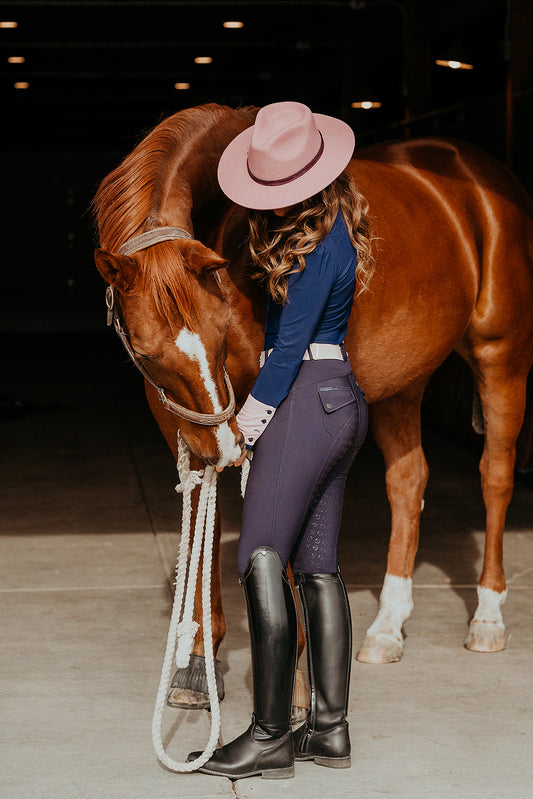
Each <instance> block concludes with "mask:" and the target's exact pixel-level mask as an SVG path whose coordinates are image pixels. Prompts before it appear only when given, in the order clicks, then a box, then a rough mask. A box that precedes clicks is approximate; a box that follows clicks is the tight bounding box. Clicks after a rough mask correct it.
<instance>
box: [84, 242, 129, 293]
mask: <svg viewBox="0 0 533 799" xmlns="http://www.w3.org/2000/svg"><path fill="white" fill-rule="evenodd" d="M94 261H95V263H96V268H97V269H98V271H99V272H100V274H101V275H102V277H103V278H104V280H105V281H106V282H107V283H109V284H110V285H111V286H116V287H117V289H119V291H124V290H126V289H128V288H129V287H131V286H132V285H133V282H134V279H135V261H134V260H133V258H129V257H128V256H127V255H115V253H112V252H107V251H106V250H101V249H100V248H98V249H96V250H95V251H94Z"/></svg>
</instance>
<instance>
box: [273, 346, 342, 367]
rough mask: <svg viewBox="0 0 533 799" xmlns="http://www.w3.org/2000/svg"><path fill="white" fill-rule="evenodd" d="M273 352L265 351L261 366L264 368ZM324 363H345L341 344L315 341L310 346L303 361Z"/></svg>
mask: <svg viewBox="0 0 533 799" xmlns="http://www.w3.org/2000/svg"><path fill="white" fill-rule="evenodd" d="M271 352H272V350H271V349H270V350H263V352H262V353H261V355H260V356H259V366H260V367H261V368H263V366H264V365H265V361H266V359H267V358H268V356H269V355H270V353H271ZM311 360H313V361H324V360H332V361H343V360H344V355H343V354H342V350H341V345H340V344H321V343H320V342H318V343H317V342H316V341H314V342H313V343H312V344H310V345H309V346H308V348H307V349H306V351H305V352H304V357H303V358H302V361H311Z"/></svg>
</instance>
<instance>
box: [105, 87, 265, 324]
mask: <svg viewBox="0 0 533 799" xmlns="http://www.w3.org/2000/svg"><path fill="white" fill-rule="evenodd" d="M254 110H255V109H254ZM228 112H231V113H232V114H239V115H242V116H243V117H244V118H245V119H248V118H249V117H252V109H251V108H250V109H248V108H242V109H231V108H229V107H227V106H222V105H217V104H215V103H209V104H206V105H203V106H197V107H196V108H188V109H185V110H182V111H178V112H177V113H176V114H173V115H172V116H170V117H167V118H166V119H164V120H163V121H162V122H160V123H159V124H158V125H156V127H154V128H153V129H152V130H151V131H150V132H149V133H148V134H147V135H146V136H145V137H144V138H143V139H142V141H140V142H139V144H138V145H137V146H136V147H135V149H134V150H133V151H132V152H131V153H130V154H129V155H127V156H126V158H124V160H123V161H122V163H120V164H119V165H118V166H117V167H116V169H114V170H113V171H112V172H110V173H109V175H107V176H106V177H105V178H104V180H103V181H102V183H101V184H100V186H99V188H98V190H97V192H96V195H95V197H94V200H93V202H92V206H91V209H92V213H93V215H94V217H95V220H96V226H97V230H98V238H99V241H100V246H101V247H102V248H103V249H105V250H107V251H108V252H116V251H117V250H118V248H119V247H120V246H121V244H124V242H126V241H128V240H129V239H131V238H133V237H134V236H137V235H139V234H141V233H143V232H145V231H146V230H151V229H153V228H156V227H160V226H161V221H160V220H159V218H158V208H159V204H160V200H161V195H162V189H163V187H164V185H165V182H166V180H167V179H168V177H169V175H171V174H172V173H171V170H170V162H171V160H172V159H173V158H175V154H176V150H177V149H178V148H179V147H180V145H182V146H183V147H184V149H186V150H187V151H189V149H190V147H191V144H190V140H191V139H194V140H195V142H197V141H198V138H200V137H201V136H203V135H205V134H207V133H208V132H209V131H211V130H213V127H214V126H216V124H217V121H219V120H220V118H221V117H222V116H227V114H228ZM252 122H253V117H252V118H251V119H250V124H252ZM136 260H137V262H138V263H139V273H138V276H137V280H136V288H138V289H139V291H147V292H150V293H151V294H152V297H153V299H154V302H155V304H156V307H157V309H158V311H159V313H160V314H161V315H162V316H163V317H164V318H165V319H166V321H167V322H168V323H169V324H170V326H171V328H172V327H173V320H174V322H175V316H176V304H177V306H178V308H179V311H180V315H181V316H182V317H183V320H184V322H185V324H186V325H187V326H188V327H191V328H192V326H193V321H194V319H195V318H198V314H199V310H200V309H199V308H198V307H197V303H196V302H195V293H194V290H193V289H194V277H193V275H192V274H191V272H190V270H188V269H187V267H186V263H185V260H184V258H183V256H182V254H181V252H180V251H179V245H176V243H175V242H161V243H159V244H158V245H157V246H155V247H150V248H148V249H146V250H143V251H142V252H140V253H138V254H136Z"/></svg>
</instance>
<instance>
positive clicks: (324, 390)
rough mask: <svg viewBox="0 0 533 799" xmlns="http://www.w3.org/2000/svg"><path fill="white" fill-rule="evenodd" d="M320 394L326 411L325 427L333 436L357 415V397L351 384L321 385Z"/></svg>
mask: <svg viewBox="0 0 533 799" xmlns="http://www.w3.org/2000/svg"><path fill="white" fill-rule="evenodd" d="M318 396H319V398H320V402H321V404H322V408H323V410H324V411H325V415H324V417H323V419H324V428H325V430H326V431H327V432H328V433H329V434H330V435H332V436H333V435H335V434H336V433H338V432H339V431H340V430H341V429H342V428H343V427H344V426H345V425H346V423H347V422H348V421H349V420H350V419H351V418H353V417H355V416H356V415H357V405H356V398H355V395H354V392H353V390H352V389H351V388H350V387H349V386H346V385H345V386H320V387H319V388H318Z"/></svg>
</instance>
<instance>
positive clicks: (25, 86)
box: [13, 80, 30, 89]
mask: <svg viewBox="0 0 533 799" xmlns="http://www.w3.org/2000/svg"><path fill="white" fill-rule="evenodd" d="M13 85H14V87H15V89H29V88H30V84H29V83H28V82H27V81H25V80H18V81H17V82H16V83H14V84H13Z"/></svg>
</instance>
